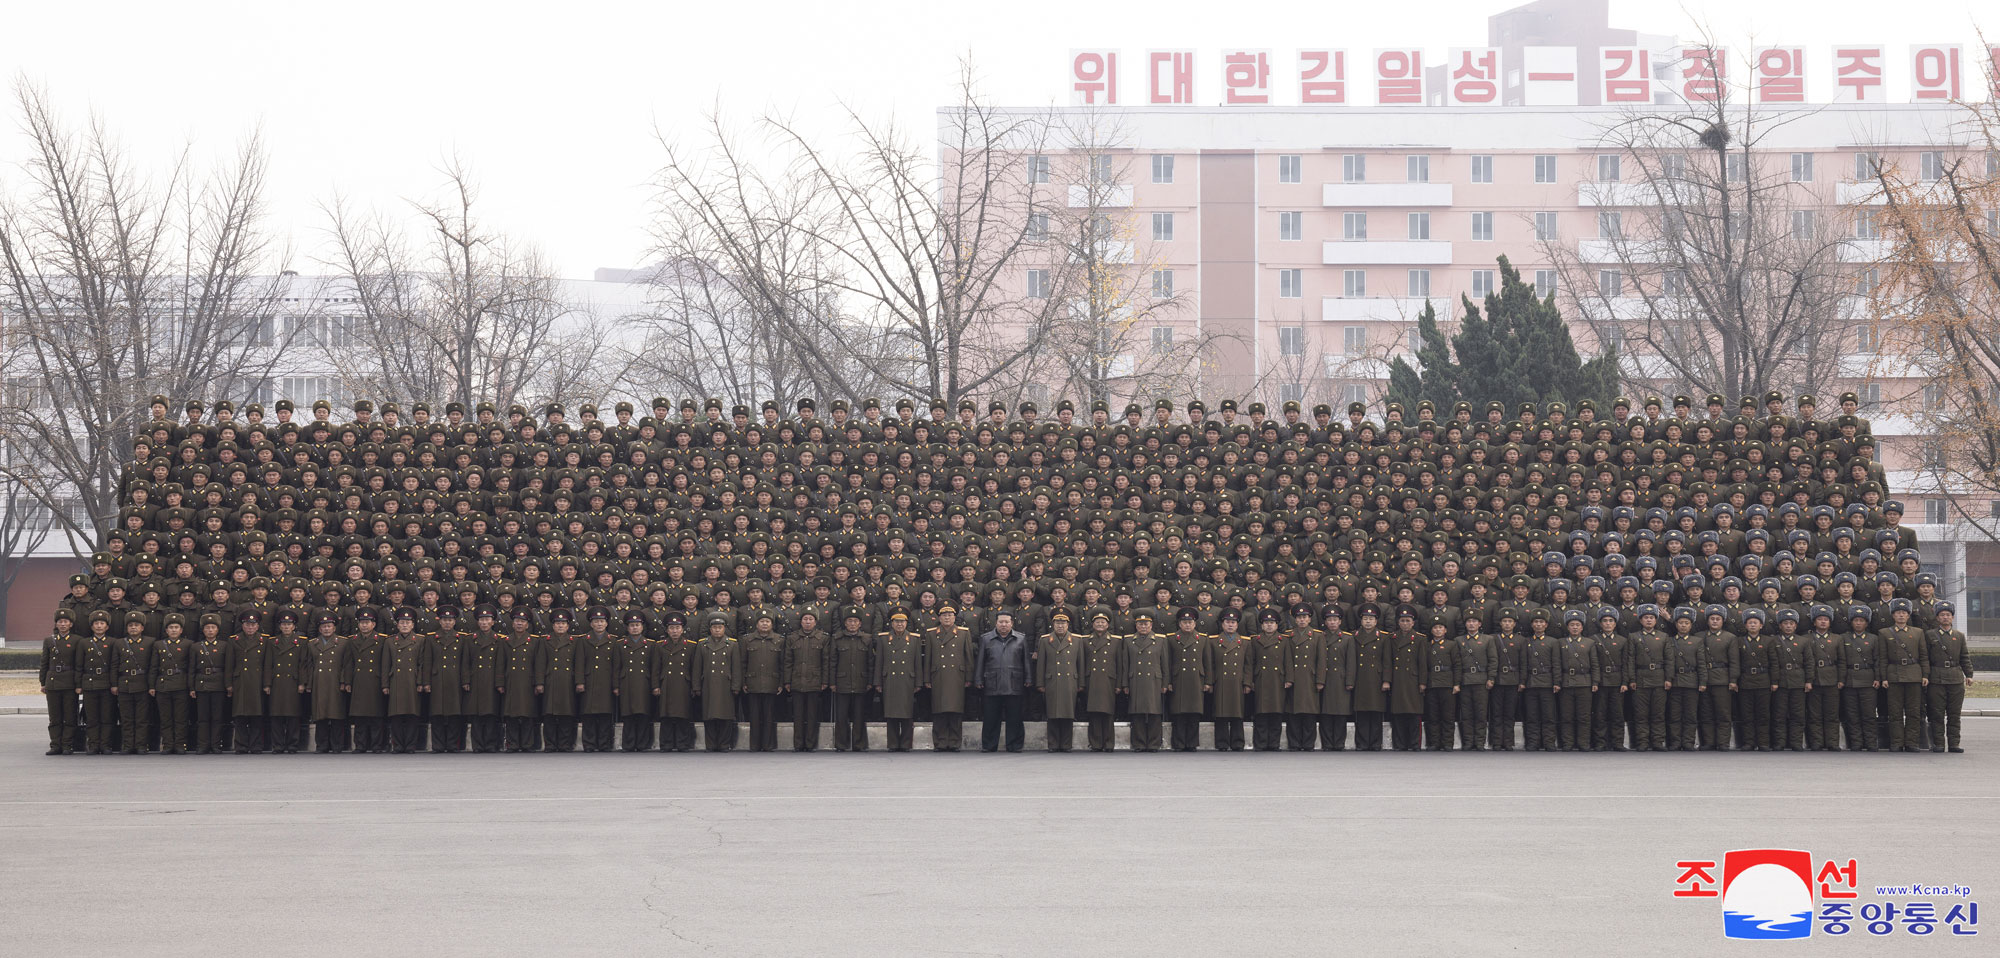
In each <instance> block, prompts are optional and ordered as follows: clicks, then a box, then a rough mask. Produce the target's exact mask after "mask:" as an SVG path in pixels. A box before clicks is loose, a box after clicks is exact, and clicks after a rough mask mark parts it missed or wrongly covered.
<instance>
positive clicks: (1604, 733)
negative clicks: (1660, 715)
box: [1586, 605, 1645, 752]
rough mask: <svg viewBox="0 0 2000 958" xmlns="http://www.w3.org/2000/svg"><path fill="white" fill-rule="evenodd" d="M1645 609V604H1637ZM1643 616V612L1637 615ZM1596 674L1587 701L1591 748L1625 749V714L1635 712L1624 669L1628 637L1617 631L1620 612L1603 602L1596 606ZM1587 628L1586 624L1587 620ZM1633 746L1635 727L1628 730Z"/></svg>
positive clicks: (1629, 680) (1636, 744)
mask: <svg viewBox="0 0 2000 958" xmlns="http://www.w3.org/2000/svg"><path fill="white" fill-rule="evenodd" d="M1637 608H1639V609H1644V608H1645V606H1644V605H1641V606H1638V607H1637ZM1640 617H1643V616H1640ZM1596 619H1597V621H1596V623H1595V624H1596V626H1597V630H1598V631H1597V635H1596V636H1594V638H1595V639H1596V641H1597V675H1596V676H1595V677H1594V678H1593V679H1592V681H1593V682H1595V683H1596V686H1597V691H1596V692H1595V693H1593V694H1592V695H1591V703H1590V748H1591V750H1592V751H1597V752H1603V751H1612V752H1622V751H1625V740H1626V732H1627V729H1626V721H1625V719H1626V716H1627V715H1628V714H1632V713H1633V712H1634V706H1635V704H1636V703H1634V702H1632V701H1631V699H1632V698H1633V691H1634V690H1633V687H1632V677H1631V676H1630V675H1629V674H1628V672H1627V670H1628V668H1629V666H1630V653H1631V648H1630V646H1631V640H1630V639H1628V638H1627V637H1626V636H1625V634H1624V633H1622V632H1620V631H1618V627H1619V624H1620V616H1619V613H1618V610H1617V609H1615V608H1613V607H1611V606H1608V605H1607V606H1603V607H1601V608H1599V609H1598V610H1597V615H1596ZM1586 628H1588V624H1586ZM1631 731H1632V732H1633V733H1634V734H1633V735H1632V747H1633V748H1635V749H1637V748H1639V747H1640V742H1639V738H1638V735H1637V734H1636V733H1637V731H1638V730H1637V729H1636V728H1634V729H1632V730H1631Z"/></svg>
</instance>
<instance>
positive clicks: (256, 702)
mask: <svg viewBox="0 0 2000 958" xmlns="http://www.w3.org/2000/svg"><path fill="white" fill-rule="evenodd" d="M230 644H231V645H234V646H235V647H236V658H235V660H234V662H233V663H232V664H233V665H234V666H235V667H234V668H233V669H231V670H230V673H229V690H230V696H229V709H230V714H232V715H262V714H264V689H265V688H266V687H268V686H269V685H270V684H271V640H270V639H268V638H265V637H264V636H263V635H262V634H258V635H252V636H244V635H239V636H237V637H236V638H234V639H232V640H230Z"/></svg>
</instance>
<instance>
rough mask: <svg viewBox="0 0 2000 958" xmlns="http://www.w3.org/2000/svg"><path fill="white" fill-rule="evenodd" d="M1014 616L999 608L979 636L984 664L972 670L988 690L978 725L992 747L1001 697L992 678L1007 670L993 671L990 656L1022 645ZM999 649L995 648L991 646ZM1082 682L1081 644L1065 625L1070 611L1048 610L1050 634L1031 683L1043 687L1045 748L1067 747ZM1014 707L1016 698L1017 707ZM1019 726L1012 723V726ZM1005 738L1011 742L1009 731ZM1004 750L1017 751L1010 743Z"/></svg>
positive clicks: (1071, 739)
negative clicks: (983, 719) (989, 627)
mask: <svg viewBox="0 0 2000 958" xmlns="http://www.w3.org/2000/svg"><path fill="white" fill-rule="evenodd" d="M1013 624H1014V620H1013V617H1012V616H1009V615H1008V614H1007V613H1005V612H1002V613H1000V616H999V618H998V620H997V625H996V626H995V629H994V631H992V632H988V633H986V635H985V636H984V637H982V638H981V639H980V662H981V664H982V665H983V667H982V668H975V669H974V670H973V674H974V675H976V676H979V682H980V688H981V689H982V690H984V692H985V693H986V701H987V703H989V704H988V705H987V706H986V713H985V714H986V726H985V728H983V729H981V732H980V740H981V747H982V748H983V749H984V750H985V751H988V752H991V751H993V749H994V748H995V747H996V745H997V744H998V743H999V741H1000V738H999V735H1000V719H999V717H998V716H999V712H998V711H996V706H997V705H998V704H999V703H1000V701H1001V697H999V696H995V695H994V692H993V690H994V688H995V687H996V686H995V684H994V683H995V682H996V681H1004V680H1005V679H1006V675H1005V673H995V672H993V670H994V668H995V664H994V661H995V660H994V658H993V656H994V655H996V654H998V655H1003V656H1004V655H1006V654H1008V652H1007V649H1008V648H1009V647H1010V646H1011V645H1013V644H1019V645H1021V646H1022V647H1024V648H1025V647H1026V645H1027V640H1026V639H1025V638H1022V636H1021V634H1020V633H1018V632H1012V631H1011V630H1012V628H1013ZM991 649H998V650H999V651H998V652H993V651H989V650H991ZM1020 657H1021V660H1022V662H1023V663H1024V664H1025V662H1026V661H1027V653H1026V652H1025V651H1024V652H1022V653H1020ZM1082 683H1083V646H1082V644H1081V643H1079V642H1077V640H1076V636H1075V635H1074V634H1072V633H1071V632H1070V630H1069V613H1068V612H1064V611H1063V610H1061V609H1057V610H1055V612H1053V613H1051V614H1050V615H1049V634H1048V635H1045V636H1043V637H1042V640H1041V647H1040V653H1039V654H1037V655H1036V656H1035V679H1034V685H1035V687H1036V688H1039V689H1041V690H1042V699H1043V701H1044V706H1043V713H1044V714H1043V718H1045V719H1046V720H1047V721H1048V728H1047V731H1046V733H1045V734H1046V736H1047V741H1046V747H1047V748H1048V750H1049V751H1051V752H1067V751H1069V750H1070V749H1071V748H1072V747H1073V746H1074V744H1075V739H1076V693H1077V690H1078V689H1079V688H1081V687H1082ZM1015 707H1017V708H1018V703H1017V704H1016V706H1015ZM1015 727H1018V725H1017V724H1010V725H1009V728H1010V730H1011V729H1012V728H1015ZM1008 735H1009V738H1008V741H1009V742H1010V743H1011V742H1013V741H1014V739H1013V738H1012V735H1013V733H1012V731H1009V733H1008ZM1007 750H1008V751H1010V752H1012V751H1019V750H1018V749H1016V748H1014V747H1013V746H1012V745H1009V746H1008V749H1007Z"/></svg>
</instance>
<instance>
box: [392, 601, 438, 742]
mask: <svg viewBox="0 0 2000 958" xmlns="http://www.w3.org/2000/svg"><path fill="white" fill-rule="evenodd" d="M392 618H393V621H394V622H395V623H396V631H395V632H394V633H393V634H391V635H390V636H389V638H388V639H387V640H386V641H384V642H383V643H382V697H383V699H384V700H386V702H387V709H386V711H387V715H388V719H389V750H390V751H391V752H394V753H396V754H398V755H408V754H410V753H412V752H415V751H416V750H417V730H418V728H419V727H420V725H421V723H422V721H423V714H424V694H425V693H427V692H429V691H430V685H431V672H432V671H433V666H432V664H431V648H430V642H429V641H428V640H427V637H426V636H425V635H424V634H423V633H421V632H418V631H417V613H416V610H414V609H411V608H409V607H408V606H404V607H402V608H399V609H397V610H396V611H395V613H394V614H393V616H392Z"/></svg>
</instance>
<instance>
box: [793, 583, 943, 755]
mask: <svg viewBox="0 0 2000 958" xmlns="http://www.w3.org/2000/svg"><path fill="white" fill-rule="evenodd" d="M819 621H820V617H819V613H818V612H816V611H814V610H813V609H810V608H808V609H804V610H802V611H800V613H799V627H798V629H797V630H795V631H794V632H792V634H791V635H789V636H787V637H786V638H785V690H786V691H787V692H789V693H790V694H791V700H792V701H791V705H792V751H794V752H814V751H818V750H819V736H820V717H821V716H822V715H824V714H825V711H826V691H827V669H828V663H827V656H828V654H829V653H831V652H832V651H833V637H832V636H829V635H828V634H827V633H826V630H824V629H822V628H820V627H819ZM961 698H963V696H962V695H961Z"/></svg>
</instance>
